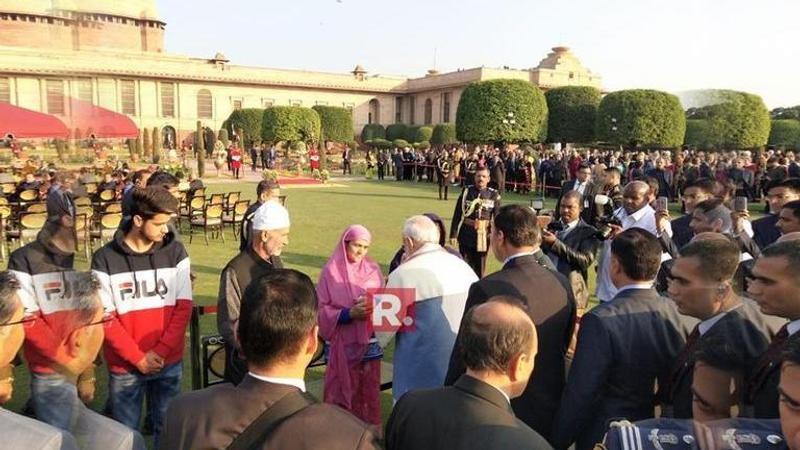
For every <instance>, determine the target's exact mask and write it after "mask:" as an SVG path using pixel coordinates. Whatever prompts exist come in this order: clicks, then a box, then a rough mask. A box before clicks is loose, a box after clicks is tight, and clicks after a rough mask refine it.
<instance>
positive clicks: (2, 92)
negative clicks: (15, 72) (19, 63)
mask: <svg viewBox="0 0 800 450" xmlns="http://www.w3.org/2000/svg"><path fill="white" fill-rule="evenodd" d="M0 102H6V103H11V88H10V87H9V83H8V78H5V77H3V78H0Z"/></svg>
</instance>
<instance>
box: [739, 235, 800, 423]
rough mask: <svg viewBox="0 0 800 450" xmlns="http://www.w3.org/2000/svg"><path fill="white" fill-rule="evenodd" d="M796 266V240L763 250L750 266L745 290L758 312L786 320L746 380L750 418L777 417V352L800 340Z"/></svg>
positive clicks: (799, 262)
mask: <svg viewBox="0 0 800 450" xmlns="http://www.w3.org/2000/svg"><path fill="white" fill-rule="evenodd" d="M797 267H800V241H788V242H779V243H776V244H773V245H771V246H770V247H768V248H766V249H764V251H763V252H762V253H761V256H760V257H759V258H758V259H757V260H756V264H755V266H754V267H753V276H752V279H751V281H750V285H749V286H748V288H747V293H748V294H750V296H751V297H752V298H753V299H754V300H755V301H756V302H757V303H758V306H759V307H760V308H761V312H762V313H764V314H769V315H773V316H779V317H783V318H785V319H787V320H789V322H788V323H787V324H785V325H784V326H783V327H782V328H781V329H780V330H779V331H778V333H777V334H776V335H775V337H773V338H772V342H771V343H770V344H769V347H768V348H767V350H766V351H765V352H764V354H763V355H762V356H761V358H760V359H759V361H758V362H757V363H756V364H755V366H754V368H753V371H752V372H751V376H750V378H749V379H748V382H747V400H748V403H749V405H748V406H751V407H752V416H753V417H758V418H765V419H774V418H777V417H778V381H779V378H780V367H781V364H780V363H781V354H782V353H783V352H784V350H785V349H786V348H787V346H788V345H789V344H790V343H793V342H798V340H800V332H798V331H800V282H798V278H797ZM748 409H749V408H748Z"/></svg>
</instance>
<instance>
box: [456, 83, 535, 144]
mask: <svg viewBox="0 0 800 450" xmlns="http://www.w3.org/2000/svg"><path fill="white" fill-rule="evenodd" d="M504 121H505V122H504ZM512 122H513V123H512ZM456 136H457V137H458V140H459V141H461V142H467V143H471V144H472V143H485V142H494V141H504V142H523V141H530V142H541V141H543V140H544V138H545V137H546V136H547V102H546V101H545V98H544V94H542V92H541V91H540V90H539V88H537V87H536V86H534V85H533V84H531V83H529V82H527V81H524V80H503V79H500V80H488V81H478V82H475V83H472V84H470V85H469V86H467V87H466V88H465V89H464V92H463V93H462V94H461V100H460V101H459V103H458V110H457V111H456Z"/></svg>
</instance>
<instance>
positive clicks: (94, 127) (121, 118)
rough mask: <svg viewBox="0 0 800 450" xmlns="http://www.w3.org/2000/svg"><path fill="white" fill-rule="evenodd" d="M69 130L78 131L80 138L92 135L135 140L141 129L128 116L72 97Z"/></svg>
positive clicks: (68, 119)
mask: <svg viewBox="0 0 800 450" xmlns="http://www.w3.org/2000/svg"><path fill="white" fill-rule="evenodd" d="M69 104H70V115H69V117H68V118H67V121H68V124H69V128H70V129H71V130H73V131H74V130H78V132H80V136H81V137H83V138H88V137H89V136H91V135H92V134H93V135H94V137H96V138H98V139H102V138H135V137H137V136H139V128H138V127H137V126H136V124H135V123H133V121H132V120H131V119H130V118H129V117H128V116H126V115H124V114H119V113H116V112H114V111H111V110H109V109H105V108H102V107H100V106H96V105H93V104H91V103H89V102H85V101H83V100H78V99H76V98H72V97H70V99H69Z"/></svg>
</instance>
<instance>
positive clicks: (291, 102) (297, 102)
mask: <svg viewBox="0 0 800 450" xmlns="http://www.w3.org/2000/svg"><path fill="white" fill-rule="evenodd" d="M289 105H290V106H303V101H302V100H289Z"/></svg>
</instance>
